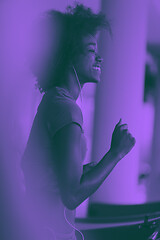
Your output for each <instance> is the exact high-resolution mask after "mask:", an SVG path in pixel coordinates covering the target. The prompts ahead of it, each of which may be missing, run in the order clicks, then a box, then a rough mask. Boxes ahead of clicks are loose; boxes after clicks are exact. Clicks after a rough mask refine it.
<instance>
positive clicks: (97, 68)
mask: <svg viewBox="0 0 160 240" xmlns="http://www.w3.org/2000/svg"><path fill="white" fill-rule="evenodd" d="M93 69H95V70H101V68H100V67H93Z"/></svg>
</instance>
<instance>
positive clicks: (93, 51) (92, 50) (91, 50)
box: [88, 49, 96, 53]
mask: <svg viewBox="0 0 160 240" xmlns="http://www.w3.org/2000/svg"><path fill="white" fill-rule="evenodd" d="M88 51H89V52H92V53H96V51H95V50H94V49H89V50H88Z"/></svg>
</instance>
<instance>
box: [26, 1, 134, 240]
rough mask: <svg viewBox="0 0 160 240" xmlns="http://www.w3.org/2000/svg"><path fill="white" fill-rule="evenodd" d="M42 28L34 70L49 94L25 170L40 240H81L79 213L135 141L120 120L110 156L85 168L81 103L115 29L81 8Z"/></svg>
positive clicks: (51, 16) (45, 21)
mask: <svg viewBox="0 0 160 240" xmlns="http://www.w3.org/2000/svg"><path fill="white" fill-rule="evenodd" d="M38 26H40V28H38V27H37V32H36V34H35V36H36V37H38V38H37V39H36V41H35V42H36V45H35V46H34V48H33V49H32V61H31V69H32V71H33V73H34V74H35V76H36V77H37V85H38V87H39V89H40V91H41V92H44V95H43V98H42V101H41V103H40V105H39V107H38V110H37V114H36V116H35V119H34V122H33V125H32V129H31V132H30V136H29V139H28V143H27V146H26V149H25V152H24V155H23V158H22V169H23V172H24V177H25V184H26V193H27V196H28V199H30V202H31V204H32V207H33V209H32V210H33V212H34V213H35V214H34V215H35V218H36V221H37V223H38V224H37V226H39V231H40V236H41V237H42V239H45V240H46V239H61V240H63V239H67V240H69V239H70V240H71V239H76V237H75V231H74V229H73V227H72V226H71V225H70V224H72V225H74V219H75V210H76V208H77V207H78V206H79V205H80V204H81V203H82V202H83V201H84V200H86V199H87V198H88V197H89V196H91V195H92V194H93V193H94V192H95V191H96V190H97V189H98V188H99V187H100V186H101V184H102V183H103V182H104V180H105V179H106V178H107V176H108V175H109V173H110V172H111V171H112V169H113V168H114V167H115V166H116V164H117V163H118V162H119V161H120V160H121V159H122V158H123V157H124V156H125V155H126V154H127V153H128V152H129V151H130V150H131V149H132V148H133V146H134V144H135V139H134V138H133V137H132V135H131V134H130V133H129V132H128V129H127V125H126V124H121V120H120V121H119V122H118V124H117V125H116V127H115V129H114V132H113V135H112V141H111V147H110V150H109V151H108V152H107V153H106V154H105V156H104V157H103V158H102V159H101V160H100V161H99V162H98V163H97V164H93V163H92V164H89V165H84V166H83V159H84V156H85V152H86V141H85V137H84V131H83V116H82V112H81V109H80V108H79V107H78V105H77V104H76V99H77V98H78V96H79V94H80V91H81V89H82V87H83V85H84V84H85V83H87V82H94V83H98V82H99V81H100V75H101V63H102V58H101V57H100V56H99V55H98V53H97V39H98V33H99V31H100V30H101V29H102V28H107V27H109V25H108V23H107V21H106V19H105V17H104V15H102V14H101V13H99V14H94V13H93V12H92V11H91V10H90V9H89V8H85V7H84V6H83V5H76V6H75V7H74V8H72V7H69V8H68V11H67V12H66V13H60V12H57V11H49V12H47V13H46V14H44V16H43V17H42V18H41V20H40V24H38ZM108 29H109V28H108ZM55 36H56V37H55ZM64 210H66V211H64ZM47 237H48V238H47ZM49 237H50V238H49ZM39 239H40V238H39Z"/></svg>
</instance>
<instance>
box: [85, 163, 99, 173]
mask: <svg viewBox="0 0 160 240" xmlns="http://www.w3.org/2000/svg"><path fill="white" fill-rule="evenodd" d="M96 164H97V163H96V162H90V163H88V164H85V165H83V174H85V173H87V172H88V171H90V170H91V169H92V168H93V167H94V166H96Z"/></svg>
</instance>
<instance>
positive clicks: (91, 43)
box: [87, 42, 97, 46]
mask: <svg viewBox="0 0 160 240" xmlns="http://www.w3.org/2000/svg"><path fill="white" fill-rule="evenodd" d="M88 45H93V46H96V45H97V44H96V43H93V42H90V43H87V46H88Z"/></svg>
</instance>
